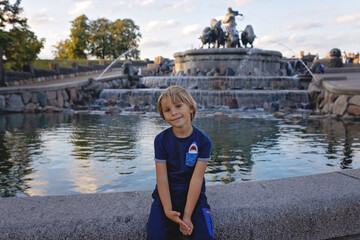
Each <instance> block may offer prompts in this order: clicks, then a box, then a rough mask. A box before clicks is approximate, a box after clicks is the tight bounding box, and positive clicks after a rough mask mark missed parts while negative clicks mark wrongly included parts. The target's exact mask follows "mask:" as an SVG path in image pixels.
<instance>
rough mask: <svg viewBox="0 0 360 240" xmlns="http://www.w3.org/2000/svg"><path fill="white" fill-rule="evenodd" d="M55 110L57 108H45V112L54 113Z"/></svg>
mask: <svg viewBox="0 0 360 240" xmlns="http://www.w3.org/2000/svg"><path fill="white" fill-rule="evenodd" d="M55 109H56V107H55V106H45V107H43V111H44V112H54V110H55Z"/></svg>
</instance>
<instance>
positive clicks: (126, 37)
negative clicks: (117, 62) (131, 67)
mask: <svg viewBox="0 0 360 240" xmlns="http://www.w3.org/2000/svg"><path fill="white" fill-rule="evenodd" d="M110 32H111V35H112V40H113V41H114V43H113V44H112V46H113V48H112V51H111V57H112V58H117V57H118V56H120V55H121V54H122V53H124V52H125V51H127V50H129V49H130V48H133V47H137V46H138V45H139V40H140V38H141V34H140V32H139V26H137V25H136V24H135V23H134V21H133V20H131V19H128V18H126V19H123V20H120V19H117V20H116V21H115V22H114V23H113V24H112V25H111V27H110ZM139 53H140V51H139V50H138V49H136V50H134V51H132V52H130V53H128V54H127V55H126V56H125V57H126V58H128V57H129V56H131V57H138V56H139Z"/></svg>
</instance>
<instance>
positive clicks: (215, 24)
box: [210, 18, 226, 48]
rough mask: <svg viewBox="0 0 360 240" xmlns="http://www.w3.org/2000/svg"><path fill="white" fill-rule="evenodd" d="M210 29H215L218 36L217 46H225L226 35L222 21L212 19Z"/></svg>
mask: <svg viewBox="0 0 360 240" xmlns="http://www.w3.org/2000/svg"><path fill="white" fill-rule="evenodd" d="M210 29H211V30H213V31H214V33H215V36H216V47H217V48H219V47H220V46H223V47H225V42H226V35H225V32H224V30H223V28H222V24H221V21H218V20H216V19H215V18H213V19H211V21H210Z"/></svg>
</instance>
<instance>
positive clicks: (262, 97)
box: [100, 88, 308, 108]
mask: <svg viewBox="0 0 360 240" xmlns="http://www.w3.org/2000/svg"><path fill="white" fill-rule="evenodd" d="M162 91H163V89H154V88H151V89H106V90H103V91H102V92H101V94H100V98H102V99H106V100H108V99H115V100H116V101H118V102H125V103H129V104H131V105H153V106H155V105H156V102H157V99H158V98H159V96H160V94H161V93H162ZM189 91H190V93H191V95H192V96H193V97H194V100H195V101H196V102H197V104H198V105H199V106H200V107H202V108H218V107H222V106H228V107H229V106H230V105H231V104H232V103H234V101H236V103H237V105H238V107H239V108H244V107H248V106H253V107H256V108H261V107H263V104H264V103H265V102H266V103H269V104H271V103H278V104H279V106H281V107H289V106H299V105H304V104H306V103H307V102H308V94H307V90H212V91H207V90H194V89H190V90H189Z"/></svg>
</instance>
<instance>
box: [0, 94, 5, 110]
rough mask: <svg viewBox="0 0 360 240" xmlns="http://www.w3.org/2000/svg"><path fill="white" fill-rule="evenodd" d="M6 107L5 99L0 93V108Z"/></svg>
mask: <svg viewBox="0 0 360 240" xmlns="http://www.w3.org/2000/svg"><path fill="white" fill-rule="evenodd" d="M4 107H6V100H5V97H4V96H3V95H0V108H4Z"/></svg>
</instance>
